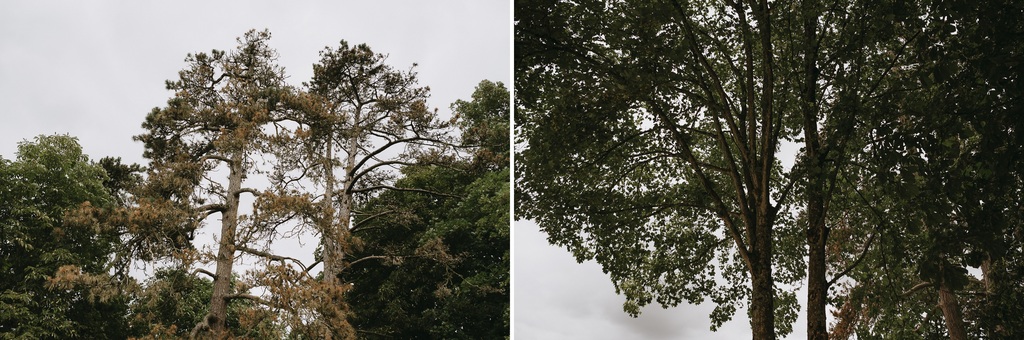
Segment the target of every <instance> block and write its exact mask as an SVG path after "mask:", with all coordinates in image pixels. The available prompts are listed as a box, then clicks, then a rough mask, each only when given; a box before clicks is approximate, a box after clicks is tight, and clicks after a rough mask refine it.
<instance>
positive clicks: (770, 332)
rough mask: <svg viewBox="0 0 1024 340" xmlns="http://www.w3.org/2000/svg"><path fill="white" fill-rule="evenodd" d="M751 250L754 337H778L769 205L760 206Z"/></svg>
mask: <svg viewBox="0 0 1024 340" xmlns="http://www.w3.org/2000/svg"><path fill="white" fill-rule="evenodd" d="M759 210H761V211H759V212H760V213H761V214H760V216H759V217H758V218H757V225H756V226H755V227H754V228H755V233H754V234H753V236H754V240H753V249H752V251H751V254H750V255H751V256H750V257H751V268H750V281H751V286H752V287H751V288H752V289H751V294H752V296H751V301H750V310H751V318H750V323H751V326H752V336H753V338H754V340H774V339H775V279H774V277H773V276H772V243H773V241H774V240H773V239H772V229H773V225H772V223H773V222H772V220H773V218H771V216H769V213H768V211H767V209H759Z"/></svg>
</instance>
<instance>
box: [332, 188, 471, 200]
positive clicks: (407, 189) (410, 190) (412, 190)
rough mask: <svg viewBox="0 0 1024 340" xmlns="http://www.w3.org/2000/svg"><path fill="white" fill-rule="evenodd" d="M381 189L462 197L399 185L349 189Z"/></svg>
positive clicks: (352, 191)
mask: <svg viewBox="0 0 1024 340" xmlns="http://www.w3.org/2000/svg"><path fill="white" fill-rule="evenodd" d="M381 189H388V190H394V191H408V192H419V193H424V194H429V195H435V196H444V197H451V198H462V197H460V196H456V195H452V194H446V193H443V192H437V191H431V190H427V189H416V188H399V187H394V186H390V185H375V186H372V187H366V188H362V189H353V190H349V193H361V192H368V191H374V190H381Z"/></svg>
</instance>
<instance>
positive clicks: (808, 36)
mask: <svg viewBox="0 0 1024 340" xmlns="http://www.w3.org/2000/svg"><path fill="white" fill-rule="evenodd" d="M801 5H802V8H801V11H802V12H803V13H802V14H803V18H804V22H803V29H804V34H803V39H804V46H805V52H804V60H803V69H804V88H803V91H802V92H803V93H802V95H801V96H802V97H803V103H802V104H803V105H802V106H803V116H804V117H803V118H804V124H803V125H804V143H805V147H804V149H805V150H806V151H805V152H806V161H807V164H808V171H807V187H806V194H807V230H806V233H807V248H808V262H807V339H809V340H826V339H828V326H827V321H826V320H827V319H826V317H825V309H826V306H827V303H828V301H827V299H826V295H827V292H828V279H827V278H826V277H825V276H826V274H827V273H826V266H825V262H826V250H825V245H826V244H827V242H828V226H826V225H825V214H826V213H827V212H826V211H825V206H826V205H825V201H826V199H827V197H826V193H825V177H826V176H825V173H826V172H825V167H826V166H827V164H826V163H825V162H824V160H823V157H822V156H823V155H822V154H823V153H824V150H822V142H821V140H820V135H819V132H818V105H817V93H818V85H817V84H818V71H817V58H818V47H817V46H818V44H817V42H818V13H817V12H818V7H819V4H818V3H817V1H813V0H806V1H803V2H802V4H801Z"/></svg>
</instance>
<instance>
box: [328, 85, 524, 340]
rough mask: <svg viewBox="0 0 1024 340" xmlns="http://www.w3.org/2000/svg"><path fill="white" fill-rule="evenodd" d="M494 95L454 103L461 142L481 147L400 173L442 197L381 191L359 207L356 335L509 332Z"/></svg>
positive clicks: (485, 91) (504, 176)
mask: <svg viewBox="0 0 1024 340" xmlns="http://www.w3.org/2000/svg"><path fill="white" fill-rule="evenodd" d="M497 98H508V92H507V90H506V89H505V88H504V86H503V85H501V83H491V82H486V81H485V82H482V83H481V84H480V86H478V87H477V90H476V92H475V93H474V95H473V99H474V100H473V101H472V102H462V101H460V102H458V103H457V104H455V105H453V107H455V108H456V111H457V114H458V115H459V117H460V118H461V119H463V120H462V121H461V123H460V125H461V126H463V127H464V130H463V132H464V133H463V138H464V144H474V143H480V145H482V147H481V148H480V150H477V152H476V153H475V155H476V157H474V159H473V160H471V161H468V162H458V163H454V164H448V165H444V166H429V167H406V168H404V169H403V174H404V177H403V178H401V179H400V180H398V182H397V183H396V186H399V187H411V188H426V189H429V190H431V191H433V192H441V193H447V194H448V195H450V196H437V195H428V194H423V193H417V192H401V191H389V192H385V193H383V194H381V195H380V196H377V197H375V198H373V199H372V200H370V201H369V202H367V203H366V204H363V205H361V206H360V210H362V211H367V212H366V213H364V214H362V218H359V219H358V220H357V227H356V228H357V229H356V230H355V231H354V232H355V235H356V236H357V237H358V238H359V240H360V241H361V243H362V244H364V246H363V247H362V249H361V250H360V251H358V252H357V253H356V254H355V255H356V257H355V260H353V261H352V262H351V266H352V268H351V269H350V270H351V273H350V274H349V275H347V276H346V277H347V278H348V279H349V280H351V281H352V282H353V284H354V288H353V290H352V292H351V293H350V295H349V299H350V304H351V306H352V309H353V311H354V312H355V315H356V318H355V320H354V321H353V323H354V325H355V326H356V327H357V328H358V329H359V330H360V331H361V335H363V336H367V337H369V338H377V337H382V338H386V337H394V338H404V339H436V338H445V339H497V338H502V337H507V336H508V326H509V319H508V317H509V297H510V289H511V287H510V285H509V260H510V259H509V244H508V240H509V233H510V230H509V223H508V221H509V206H508V202H509V170H508V163H507V159H503V158H502V157H495V156H496V155H502V153H503V151H504V150H507V141H508V134H507V132H508V130H507V123H506V124H504V125H503V124H500V123H499V121H500V120H502V119H504V120H505V121H506V122H507V120H508V115H509V112H508V106H507V100H506V101H504V104H502V103H503V101H500V100H497ZM503 141H504V143H503ZM481 142H482V143H481ZM502 147H504V149H502ZM504 152H507V151H504ZM376 212H392V213H388V214H385V215H379V216H375V213H376ZM501 325H504V327H502V326H501Z"/></svg>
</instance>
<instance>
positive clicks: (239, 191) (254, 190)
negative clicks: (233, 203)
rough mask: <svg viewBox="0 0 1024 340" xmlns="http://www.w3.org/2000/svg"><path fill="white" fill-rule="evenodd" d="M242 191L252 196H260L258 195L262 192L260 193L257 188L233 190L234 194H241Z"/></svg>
mask: <svg viewBox="0 0 1024 340" xmlns="http://www.w3.org/2000/svg"><path fill="white" fill-rule="evenodd" d="M243 192H247V193H249V194H252V195H253V196H260V195H262V193H260V191H259V190H256V189H253V188H241V189H238V191H236V192H235V195H239V194H241V193H243Z"/></svg>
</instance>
